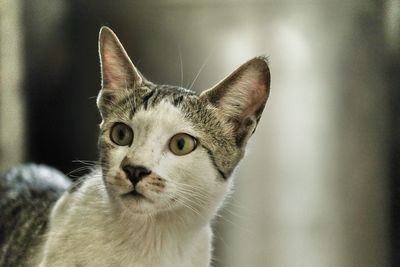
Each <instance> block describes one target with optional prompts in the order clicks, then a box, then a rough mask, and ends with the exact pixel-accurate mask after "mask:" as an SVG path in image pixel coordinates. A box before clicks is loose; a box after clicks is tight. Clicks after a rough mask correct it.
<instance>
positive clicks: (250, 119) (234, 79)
mask: <svg viewBox="0 0 400 267" xmlns="http://www.w3.org/2000/svg"><path fill="white" fill-rule="evenodd" d="M270 81H271V76H270V72H269V68H268V61H267V58H265V57H256V58H254V59H252V60H249V61H248V62H246V63H245V64H243V65H242V66H240V67H239V68H238V69H236V70H235V71H234V72H232V73H231V74H230V75H229V76H228V77H226V78H225V79H223V80H222V81H221V82H219V83H218V84H217V85H215V86H214V87H212V88H211V89H208V90H206V91H204V92H203V93H201V95H200V97H201V98H203V99H206V100H207V101H208V102H210V103H211V104H212V105H213V106H215V107H216V108H217V109H218V110H219V111H220V112H221V113H222V114H224V116H226V117H227V119H228V120H229V121H230V122H232V123H233V126H234V134H235V137H236V143H237V145H238V146H241V145H243V144H245V143H246V142H247V140H248V138H249V137H250V136H251V135H252V134H253V133H254V131H255V129H256V127H257V123H258V121H259V120H260V118H261V114H262V112H263V110H264V107H265V104H266V102H267V99H268V96H269V89H270Z"/></svg>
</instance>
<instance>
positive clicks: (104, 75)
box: [99, 26, 143, 90]
mask: <svg viewBox="0 0 400 267" xmlns="http://www.w3.org/2000/svg"><path fill="white" fill-rule="evenodd" d="M99 55H100V65H101V83H102V84H101V85H102V88H103V89H110V90H121V89H128V88H134V87H135V86H140V84H141V83H142V81H143V77H142V76H141V74H140V73H139V71H138V70H137V69H136V68H135V66H134V65H133V64H132V61H131V60H130V58H129V56H128V54H127V53H126V51H125V49H124V47H123V46H122V44H121V42H120V41H119V40H118V37H117V36H116V35H115V33H114V32H113V31H112V30H111V29H110V28H108V27H106V26H103V27H102V28H101V29H100V33H99Z"/></svg>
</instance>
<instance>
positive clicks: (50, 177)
mask: <svg viewBox="0 0 400 267" xmlns="http://www.w3.org/2000/svg"><path fill="white" fill-rule="evenodd" d="M69 184H70V182H69V180H68V178H66V177H65V176H64V175H63V174H62V173H60V172H59V171H57V170H55V169H52V168H49V167H47V166H43V165H33V164H32V165H25V166H18V167H15V168H12V169H10V170H9V171H7V172H5V173H2V174H1V175H0V266H28V264H27V259H28V258H29V257H30V255H31V254H32V253H33V252H34V251H35V248H36V246H37V245H39V244H40V242H41V237H42V235H43V233H44V232H45V230H46V226H47V224H48V218H49V214H50V209H51V207H52V206H53V204H54V203H55V202H56V200H57V199H58V198H59V197H60V196H61V195H62V193H63V192H64V191H65V190H66V188H67V187H68V186H69Z"/></svg>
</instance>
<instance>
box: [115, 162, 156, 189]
mask: <svg viewBox="0 0 400 267" xmlns="http://www.w3.org/2000/svg"><path fill="white" fill-rule="evenodd" d="M122 170H123V171H124V172H125V174H126V176H128V179H129V181H131V183H132V184H133V186H136V184H137V183H138V182H139V181H140V180H142V179H143V177H145V176H147V175H149V174H150V173H151V171H150V170H149V169H147V168H146V167H143V166H135V165H125V166H122Z"/></svg>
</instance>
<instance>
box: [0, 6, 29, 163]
mask: <svg viewBox="0 0 400 267" xmlns="http://www.w3.org/2000/svg"><path fill="white" fill-rule="evenodd" d="M21 13H22V3H21V1H19V0H0V171H1V170H4V169H6V168H9V167H11V166H13V165H15V164H17V163H20V162H21V161H23V160H24V155H25V146H26V143H25V140H26V138H25V123H26V121H25V106H24V104H25V101H24V93H23V92H22V83H23V70H24V67H23V64H24V60H23V27H22V23H23V22H22V14H21Z"/></svg>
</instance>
